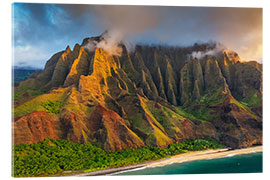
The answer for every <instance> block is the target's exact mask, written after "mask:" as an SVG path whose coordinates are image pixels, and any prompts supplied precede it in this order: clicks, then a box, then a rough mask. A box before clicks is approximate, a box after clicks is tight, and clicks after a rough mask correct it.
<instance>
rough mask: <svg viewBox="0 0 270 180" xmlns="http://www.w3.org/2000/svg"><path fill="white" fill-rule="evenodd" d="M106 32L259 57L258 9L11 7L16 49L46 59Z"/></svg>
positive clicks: (117, 36)
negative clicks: (210, 45)
mask: <svg viewBox="0 0 270 180" xmlns="http://www.w3.org/2000/svg"><path fill="white" fill-rule="evenodd" d="M106 29H108V30H111V32H112V35H115V38H114V40H115V41H119V40H123V39H125V40H128V41H131V42H144V43H165V44H169V45H190V44H192V43H194V42H198V41H209V40H214V41H219V42H221V43H223V44H225V45H226V46H227V47H228V48H231V49H234V50H236V51H237V52H239V54H240V56H241V57H242V58H243V59H248V58H257V59H258V58H261V57H262V52H261V49H262V47H261V44H262V9H252V8H249V9H247V8H210V7H161V6H155V7H153V6H105V5H102V6H98V5H74V4H73V5H66V4H15V5H14V40H15V47H16V46H18V45H20V48H21V49H22V50H21V51H22V52H23V51H24V50H23V49H24V48H25V47H27V46H29V48H30V49H31V48H32V47H33V46H36V48H37V47H39V49H43V51H44V53H43V54H44V57H45V54H46V53H47V56H50V55H52V54H53V52H57V51H59V50H62V49H64V48H65V47H64V46H66V45H68V44H69V45H74V44H75V43H76V42H78V43H80V42H81V41H82V39H83V38H85V37H88V36H94V35H99V34H101V33H102V32H103V31H105V30H106ZM26 49H27V48H26ZM15 50H16V49H15ZM15 53H16V52H15ZM18 56H19V55H17V57H18ZM44 57H43V58H44ZM33 60H34V57H33ZM46 60H47V59H44V60H43V63H44V62H45V61H46ZM20 61H23V58H20ZM25 61H27V59H25ZM41 61H42V60H40V62H41ZM15 63H16V57H15Z"/></svg>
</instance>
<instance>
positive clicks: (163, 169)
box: [115, 152, 262, 175]
mask: <svg viewBox="0 0 270 180" xmlns="http://www.w3.org/2000/svg"><path fill="white" fill-rule="evenodd" d="M260 172H262V152H257V153H250V154H243V155H235V156H230V157H224V158H217V159H208V160H196V161H190V162H184V163H174V164H170V165H166V166H159V167H153V168H145V169H141V170H134V171H127V172H123V173H119V174H115V175H162V174H164V175H165V174H213V173H260Z"/></svg>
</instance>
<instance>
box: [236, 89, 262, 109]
mask: <svg viewBox="0 0 270 180" xmlns="http://www.w3.org/2000/svg"><path fill="white" fill-rule="evenodd" d="M257 93H258V92H257V91H256V90H255V91H254V93H253V94H252V95H251V96H247V97H245V98H243V99H241V100H240V101H239V102H240V103H241V104H243V105H244V106H247V107H258V106H260V105H261V103H262V96H261V95H257Z"/></svg>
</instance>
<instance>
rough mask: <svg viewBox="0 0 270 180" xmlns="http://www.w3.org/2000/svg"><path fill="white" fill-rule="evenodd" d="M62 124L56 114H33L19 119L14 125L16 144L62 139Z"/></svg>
mask: <svg viewBox="0 0 270 180" xmlns="http://www.w3.org/2000/svg"><path fill="white" fill-rule="evenodd" d="M59 129H60V122H59V119H58V117H57V116H56V115H55V114H48V113H46V112H32V113H30V114H27V115H25V116H23V117H20V118H17V119H16V121H15V122H14V123H13V132H14V134H13V135H14V139H13V140H14V144H15V145H18V144H22V143H24V144H33V143H38V142H40V141H43V140H44V139H45V138H53V139H58V138H60V137H61V133H60V131H59Z"/></svg>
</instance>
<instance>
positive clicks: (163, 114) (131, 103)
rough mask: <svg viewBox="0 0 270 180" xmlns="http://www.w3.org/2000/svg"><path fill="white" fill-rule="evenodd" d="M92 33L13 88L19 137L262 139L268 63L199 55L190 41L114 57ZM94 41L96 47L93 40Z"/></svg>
mask: <svg viewBox="0 0 270 180" xmlns="http://www.w3.org/2000/svg"><path fill="white" fill-rule="evenodd" d="M101 38H102V37H101V36H99V37H92V38H86V39H84V40H83V42H82V44H81V45H79V44H76V45H75V46H74V47H73V49H72V50H71V49H70V47H69V46H68V47H67V48H66V50H64V51H61V52H58V53H56V54H54V55H53V56H52V57H51V58H50V59H49V60H48V61H47V63H46V65H45V68H44V70H43V71H38V72H35V73H33V74H32V75H31V76H30V77H29V78H28V79H27V80H25V81H22V82H20V83H19V85H17V86H16V87H14V110H13V111H14V122H13V127H14V131H13V132H14V143H15V144H16V145H17V144H21V143H26V144H31V143H37V142H40V141H42V140H44V139H45V138H53V139H67V140H69V141H72V142H76V143H84V144H86V143H88V142H90V143H92V144H96V145H98V146H100V147H102V148H103V149H105V150H120V149H125V148H139V147H143V146H158V147H166V146H168V145H169V144H171V143H174V142H181V141H183V140H185V139H190V138H211V139H215V140H217V141H218V142H220V143H222V144H225V145H227V146H229V147H232V148H238V147H248V146H251V145H254V144H262V65H261V64H259V63H257V62H255V61H250V62H243V61H240V58H239V57H238V55H237V54H236V53H235V52H233V51H219V52H217V53H215V54H212V55H210V53H209V55H206V56H203V57H201V58H200V59H197V58H195V57H193V56H190V55H191V54H192V53H193V52H199V51H200V52H207V51H211V50H214V49H216V45H215V44H195V45H194V46H191V47H167V46H146V45H137V46H136V47H135V50H134V51H132V52H128V51H127V49H126V47H125V45H123V44H121V45H120V47H121V50H122V54H121V56H114V55H110V54H109V53H107V52H106V51H104V50H103V49H101V48H96V47H95V43H97V42H99V41H100V40H101ZM89 43H90V45H92V47H93V48H92V49H89V48H86V45H89Z"/></svg>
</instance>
